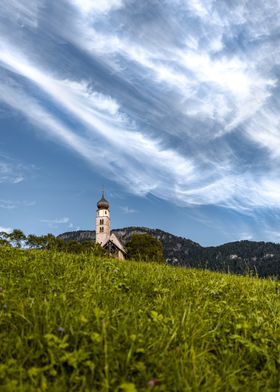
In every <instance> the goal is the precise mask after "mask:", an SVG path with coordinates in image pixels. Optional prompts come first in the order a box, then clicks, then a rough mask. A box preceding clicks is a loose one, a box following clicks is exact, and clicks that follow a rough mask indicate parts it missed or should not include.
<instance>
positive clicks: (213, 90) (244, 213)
mask: <svg viewBox="0 0 280 392" xmlns="http://www.w3.org/2000/svg"><path fill="white" fill-rule="evenodd" d="M279 32H280V3H279V1H272V0H271V1H270V0H268V1H265V2H264V1H262V0H250V1H249V2H248V1H240V0H239V1H230V2H229V1H214V0H204V1H203V0H164V1H159V0H149V1H148V0H141V1H137V0H92V1H91V0H60V1H54V0H2V1H1V16H0V191H1V193H0V228H2V229H9V228H10V229H11V228H15V227H17V228H21V229H23V230H24V231H25V232H26V233H39V234H41V233H46V232H53V233H55V234H58V233H61V232H64V231H69V230H77V229H94V225H95V210H96V201H97V199H98V198H99V195H100V192H101V189H102V187H103V186H104V187H105V190H106V193H107V198H108V199H109V201H110V204H111V216H112V226H113V227H115V228H119V227H124V226H130V225H134V226H138V225H139V226H148V227H153V228H160V229H163V230H166V231H169V232H171V233H174V234H177V235H180V236H184V237H187V238H191V239H192V240H194V241H197V242H200V243H201V244H203V245H214V244H220V243H223V242H228V241H234V240H240V239H254V240H269V241H274V242H279V240H280V223H279V222H280V220H279V219H280V165H279V163H280V128H279V125H280V116H279V107H280V105H279V104H280V102H279V100H280V95H279V75H280V66H279V65H280V49H279V48H280V45H279V41H280V33H279Z"/></svg>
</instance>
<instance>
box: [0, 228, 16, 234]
mask: <svg viewBox="0 0 280 392" xmlns="http://www.w3.org/2000/svg"><path fill="white" fill-rule="evenodd" d="M12 231H13V229H12V228H11V227H3V226H0V232H4V233H8V234H9V233H11V232H12Z"/></svg>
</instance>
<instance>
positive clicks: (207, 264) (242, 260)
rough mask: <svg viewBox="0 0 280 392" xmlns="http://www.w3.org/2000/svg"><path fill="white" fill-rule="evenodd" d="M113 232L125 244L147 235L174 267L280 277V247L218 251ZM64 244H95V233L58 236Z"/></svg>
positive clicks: (250, 245) (161, 235)
mask: <svg viewBox="0 0 280 392" xmlns="http://www.w3.org/2000/svg"><path fill="white" fill-rule="evenodd" d="M112 232H114V233H116V234H117V236H118V237H119V238H120V239H121V240H122V241H123V243H124V244H126V242H127V241H129V240H130V238H131V236H132V235H133V234H140V233H148V234H150V235H152V236H154V237H156V238H158V239H159V240H160V241H161V242H162V244H163V248H164V256H165V258H166V260H167V262H168V263H169V264H171V265H179V266H185V267H194V268H207V269H210V270H213V271H221V272H231V273H238V274H248V273H249V274H257V275H258V276H262V277H267V276H278V277H280V244H275V243H271V242H254V241H237V242H232V243H228V244H224V245H221V246H216V247H214V246H213V247H202V246H200V245H199V244H198V243H196V242H193V241H191V240H189V239H186V238H182V237H177V236H175V235H173V234H170V233H166V232H164V231H162V230H158V229H149V228H145V227H127V228H123V229H115V230H112ZM59 237H60V238H63V239H65V240H77V241H85V240H87V239H90V240H93V241H95V231H72V232H68V233H63V234H61V235H60V236H59Z"/></svg>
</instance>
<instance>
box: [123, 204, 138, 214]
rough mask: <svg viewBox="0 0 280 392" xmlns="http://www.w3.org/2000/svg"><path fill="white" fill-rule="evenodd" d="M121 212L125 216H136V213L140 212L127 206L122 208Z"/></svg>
mask: <svg viewBox="0 0 280 392" xmlns="http://www.w3.org/2000/svg"><path fill="white" fill-rule="evenodd" d="M120 208H121V210H122V211H123V212H124V213H125V214H135V213H136V212H138V211H137V210H135V209H133V208H129V207H127V206H125V207H120Z"/></svg>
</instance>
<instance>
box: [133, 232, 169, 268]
mask: <svg viewBox="0 0 280 392" xmlns="http://www.w3.org/2000/svg"><path fill="white" fill-rule="evenodd" d="M126 249H127V253H128V258H130V259H134V260H143V261H156V262H164V261H165V259H164V257H163V246H162V243H161V242H160V241H159V240H158V239H156V238H154V237H152V236H150V235H149V234H134V235H133V236H132V238H131V241H130V242H128V243H127V245H126Z"/></svg>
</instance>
